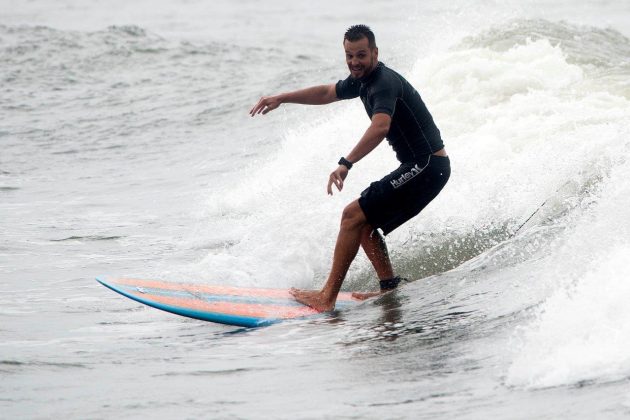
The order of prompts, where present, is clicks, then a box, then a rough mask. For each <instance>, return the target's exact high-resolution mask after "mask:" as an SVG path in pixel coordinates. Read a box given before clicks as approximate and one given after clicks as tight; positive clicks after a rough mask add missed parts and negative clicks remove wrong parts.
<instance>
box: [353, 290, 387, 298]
mask: <svg viewBox="0 0 630 420" xmlns="http://www.w3.org/2000/svg"><path fill="white" fill-rule="evenodd" d="M383 293H384V292H365V293H363V292H353V293H352V297H353V298H355V299H359V300H366V299H369V298H373V297H375V296H380V295H382V294H383Z"/></svg>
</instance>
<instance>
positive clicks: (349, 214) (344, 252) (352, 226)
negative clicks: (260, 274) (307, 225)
mask: <svg viewBox="0 0 630 420" xmlns="http://www.w3.org/2000/svg"><path fill="white" fill-rule="evenodd" d="M366 227H369V225H368V224H367V219H366V218H365V214H364V213H363V210H362V209H361V206H359V201H358V200H355V201H353V202H352V203H350V204H348V206H347V207H346V208H345V209H344V211H343V215H342V216H341V227H340V229H339V235H338V236H337V243H336V244H335V252H334V255H333V264H332V269H331V270H330V274H329V275H328V280H327V281H326V284H325V285H324V288H323V289H322V290H321V291H311V290H298V289H291V294H292V295H293V296H294V297H295V299H296V300H297V301H298V302H301V303H303V304H305V305H308V306H311V307H312V308H314V309H317V310H318V311H330V310H332V309H333V308H334V307H335V301H336V300H337V295H338V294H339V290H340V289H341V284H342V283H343V280H344V279H345V277H346V273H347V272H348V269H349V268H350V264H351V263H352V260H354V257H356V255H357V252H358V251H359V246H360V245H361V241H362V237H363V236H364V231H365V230H366ZM369 229H371V228H369Z"/></svg>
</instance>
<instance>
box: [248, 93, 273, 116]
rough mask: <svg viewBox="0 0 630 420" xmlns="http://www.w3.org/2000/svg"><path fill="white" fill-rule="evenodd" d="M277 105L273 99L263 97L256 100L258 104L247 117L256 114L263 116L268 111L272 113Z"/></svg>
mask: <svg viewBox="0 0 630 420" xmlns="http://www.w3.org/2000/svg"><path fill="white" fill-rule="evenodd" d="M278 105H279V103H277V101H274V98H273V97H267V96H263V97H262V98H260V99H259V100H258V103H257V104H256V105H254V107H253V108H252V109H251V110H250V111H249V115H251V116H252V117H253V116H254V115H256V114H260V113H262V114H263V115H265V114H266V113H268V112H269V111H273V110H274V109H276V108H277V107H278Z"/></svg>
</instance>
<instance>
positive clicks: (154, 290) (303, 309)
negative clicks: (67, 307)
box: [96, 276, 360, 328]
mask: <svg viewBox="0 0 630 420" xmlns="http://www.w3.org/2000/svg"><path fill="white" fill-rule="evenodd" d="M96 280H97V281H98V282H99V283H101V284H102V285H103V286H105V287H107V288H109V289H111V290H113V291H114V292H117V293H120V294H121V295H123V296H125V297H127V298H129V299H133V300H135V301H137V302H140V303H142V304H145V305H148V306H151V307H153V308H156V309H160V310H163V311H166V312H171V313H174V314H177V315H181V316H185V317H188V318H194V319H200V320H203V321H210V322H216V323H220V324H227V325H235V326H240V327H248V328H252V327H261V326H265V325H270V324H274V323H277V322H280V321H283V320H286V319H295V318H305V317H310V316H315V315H321V312H318V311H316V310H315V309H313V308H311V307H309V306H306V305H303V304H301V303H299V302H297V301H296V300H295V299H294V298H293V296H291V295H290V294H289V290H288V289H264V288H244V287H234V286H220V285H205V284H197V283H172V282H166V281H162V280H143V279H133V278H123V277H112V276H99V277H97V278H96ZM359 302H360V301H359V300H357V299H355V298H353V297H352V294H351V293H343V292H342V293H340V294H339V296H338V298H337V304H336V307H337V308H338V309H343V308H344V307H348V306H352V305H354V304H357V303H359Z"/></svg>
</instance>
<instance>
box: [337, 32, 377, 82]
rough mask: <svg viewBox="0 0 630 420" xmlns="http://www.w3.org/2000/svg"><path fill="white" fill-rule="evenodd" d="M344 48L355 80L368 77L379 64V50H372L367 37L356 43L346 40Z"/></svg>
mask: <svg viewBox="0 0 630 420" xmlns="http://www.w3.org/2000/svg"><path fill="white" fill-rule="evenodd" d="M343 47H344V49H345V50H346V63H347V64H348V69H350V75H351V76H352V77H354V78H355V79H358V78H361V77H365V76H367V75H368V74H370V73H371V72H372V70H374V68H375V67H376V65H377V64H378V48H374V49H370V46H369V44H368V39H367V38H366V37H363V38H361V39H360V40H358V41H354V42H351V41H348V40H347V39H346V40H344V41H343Z"/></svg>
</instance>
